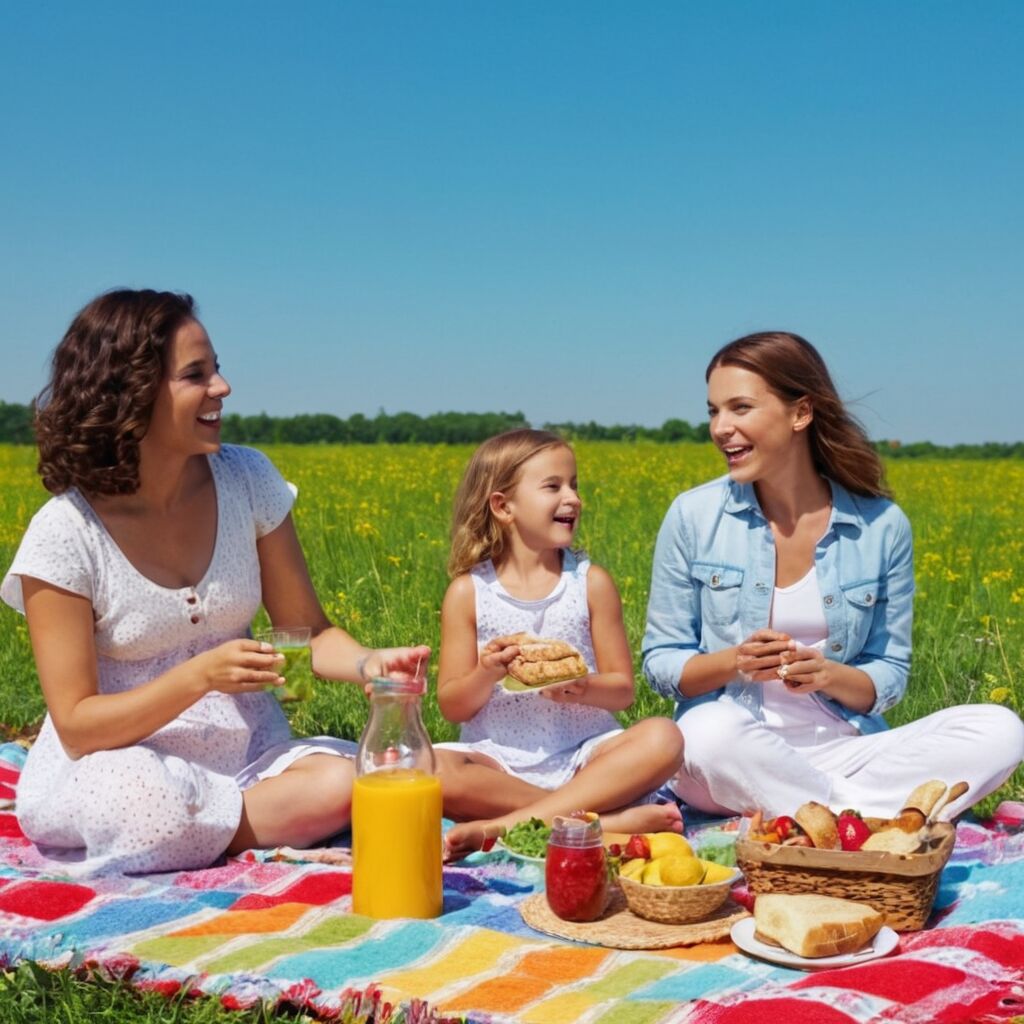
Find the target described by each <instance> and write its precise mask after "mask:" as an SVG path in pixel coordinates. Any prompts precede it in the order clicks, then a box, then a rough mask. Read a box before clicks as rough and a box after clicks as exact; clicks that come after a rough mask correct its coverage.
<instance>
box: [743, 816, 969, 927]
mask: <svg viewBox="0 0 1024 1024" xmlns="http://www.w3.org/2000/svg"><path fill="white" fill-rule="evenodd" d="M955 839H956V830H955V829H954V828H953V826H952V825H950V824H949V823H948V822H940V823H938V824H936V825H934V826H933V827H932V830H931V836H930V838H929V840H928V843H927V846H926V848H925V849H924V850H923V851H922V852H921V853H908V854H895V853H882V852H865V851H861V850H858V851H856V852H847V851H845V850H816V849H813V848H809V847H805V846H780V845H778V844H777V843H762V842H756V841H754V840H751V839H747V838H745V837H741V838H739V839H738V840H737V841H736V862H737V864H738V865H739V867H740V869H741V870H742V872H743V874H744V875H745V876H746V878H747V886H748V888H749V890H750V892H751V893H752V894H753V895H755V896H758V895H760V894H761V893H764V892H781V893H804V892H810V893H818V894H819V895H822V896H838V897H839V898H840V899H846V900H856V901H857V902H859V903H867V904H868V905H869V906H871V907H874V908H875V910H878V911H881V912H882V913H884V914H885V923H886V924H887V925H888V926H889V927H890V928H892V929H894V930H895V931H898V932H906V931H916V930H918V929H919V928H923V927H924V924H925V922H926V921H927V920H928V915H929V914H930V913H931V909H932V904H933V903H934V902H935V893H936V890H937V889H938V885H939V875H940V874H941V873H942V869H943V867H944V866H945V864H946V861H947V860H949V855H950V854H951V853H952V852H953V842H954V840H955Z"/></svg>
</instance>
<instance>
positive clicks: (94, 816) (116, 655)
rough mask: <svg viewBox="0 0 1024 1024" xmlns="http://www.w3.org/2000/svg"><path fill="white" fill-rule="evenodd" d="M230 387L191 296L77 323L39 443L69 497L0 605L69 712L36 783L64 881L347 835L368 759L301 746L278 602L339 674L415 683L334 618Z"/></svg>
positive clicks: (111, 305)
mask: <svg viewBox="0 0 1024 1024" xmlns="http://www.w3.org/2000/svg"><path fill="white" fill-rule="evenodd" d="M229 393H230V388H229V386H228V383H227V381H226V380H225V379H224V377H223V376H222V375H221V373H220V369H219V366H218V363H217V359H216V356H215V354H214V351H213V348H212V346H211V344H210V340H209V338H208V337H207V334H206V331H205V330H204V329H203V327H202V325H201V324H200V323H199V321H198V320H196V319H195V312H194V307H193V302H192V299H191V298H190V297H189V296H187V295H176V294H172V293H168V292H154V291H138V292H135V291H117V292H111V293H108V294H106V295H102V296H100V297H99V298H98V299H96V300H94V301H93V302H92V303H90V304H89V305H88V306H86V308H85V309H83V310H82V312H81V313H80V314H79V315H78V317H77V318H76V319H75V320H74V322H73V323H72V325H71V327H70V328H69V330H68V332H67V334H66V335H65V337H64V339H63V341H62V342H61V344H60V345H59V346H58V348H57V350H56V352H55V354H54V359H53V368H52V375H51V379H50V384H49V386H48V388H47V389H46V391H44V393H43V395H42V396H41V401H40V403H39V404H40V411H39V413H38V415H37V422H36V432H37V437H38V442H39V454H40V462H39V468H40V473H41V475H42V478H43V483H44V484H45V486H46V487H47V489H48V490H50V491H51V492H52V493H53V495H54V497H52V498H51V499H50V500H49V501H48V502H47V503H46V504H45V505H44V506H43V508H42V509H40V511H39V512H38V513H37V514H36V516H35V517H34V518H33V520H32V523H31V525H30V526H29V528H28V530H27V532H26V534H25V537H24V539H23V541H22V543H21V546H20V547H19V550H18V553H17V555H16V556H15V560H14V563H13V565H12V566H11V568H10V571H9V572H8V574H7V575H6V577H5V578H4V580H3V584H2V590H0V596H2V597H3V599H4V600H5V601H6V602H7V603H8V604H10V605H12V606H13V607H15V608H17V609H18V610H20V611H23V612H24V613H25V615H26V617H27V619H28V626H29V634H30V637H31V641H32V647H33V651H34V653H35V660H36V667H37V670H38V673H39V681H40V685H41V686H42V690H43V695H44V697H45V699H46V704H47V709H48V714H47V716H46V720H45V722H44V724H43V727H42V730H41V732H40V735H39V738H38V740H37V741H36V743H35V744H34V745H33V747H32V749H31V750H30V751H29V755H28V760H27V762H26V764H25V768H24V771H23V772H22V775H21V780H20V783H19V786H18V799H17V813H18V816H19V819H20V822H21V826H22V828H23V830H24V832H25V834H26V835H27V836H28V837H29V838H30V839H32V840H33V841H34V842H35V843H36V844H37V845H38V846H39V848H40V850H41V851H42V852H43V853H44V854H45V855H47V856H49V857H51V858H52V859H53V860H54V861H55V862H59V865H60V867H61V869H62V870H64V871H66V872H67V873H70V874H75V875H81V874H88V873H99V872H113V871H122V872H150V871H168V870H177V869H185V868H197V867H202V866H205V865H208V864H210V863H211V862H212V861H214V860H216V858H217V857H219V856H220V855H221V854H223V853H225V852H227V853H237V852H239V851H241V850H244V849H247V848H250V847H266V846H277V845H281V844H290V845H297V846H305V845H309V844H311V843H314V842H316V841H318V840H321V839H324V838H326V837H327V836H330V835H332V834H334V833H335V832H338V831H339V830H341V829H343V828H344V827H346V826H347V824H348V822H349V809H350V802H351V793H352V780H353V776H354V772H353V763H352V760H351V755H352V753H353V752H354V747H353V745H352V744H350V743H346V742H344V741H340V740H334V739H331V738H328V737H320V738H317V739H312V740H294V739H292V736H291V732H290V729H289V726H288V722H287V720H286V719H285V717H284V714H283V713H282V711H281V708H280V706H279V704H278V701H277V700H276V699H275V698H274V696H273V694H272V693H270V692H268V687H271V688H272V687H273V686H275V685H277V686H280V685H283V683H284V679H283V678H282V677H281V676H280V674H279V669H280V667H281V665H282V663H283V661H284V656H283V655H281V654H279V653H277V652H275V651H274V649H273V647H271V646H270V645H269V644H266V643H258V642H256V641H254V640H252V639H250V638H249V632H250V631H249V625H250V622H251V620H252V617H253V615H254V614H255V613H256V611H257V610H258V608H259V606H260V604H261V602H262V604H263V605H264V606H265V608H266V610H267V612H268V614H269V616H270V619H271V621H272V622H273V623H274V624H276V625H308V626H310V627H312V633H313V638H312V652H313V664H314V668H315V671H316V673H317V675H318V676H321V677H324V678H329V679H344V680H350V681H353V682H356V681H362V682H365V681H366V680H367V679H368V678H370V677H371V676H372V674H376V673H380V672H382V671H384V670H385V669H386V670H388V671H394V672H398V673H406V674H408V673H410V672H413V671H415V667H416V666H417V665H418V664H422V663H424V662H425V661H426V658H427V656H428V655H429V649H428V648H425V647H417V648H396V649H390V650H377V651H373V650H369V649H367V648H365V647H363V646H362V645H361V644H359V643H357V642H356V641H355V640H354V639H353V638H352V637H351V636H349V635H348V634H347V633H345V632H344V631H343V630H341V629H339V628H337V627H335V626H332V625H331V624H330V623H329V622H328V621H327V619H326V617H325V615H324V613H323V610H322V609H321V607H320V603H319V601H318V600H317V597H316V594H315V592H314V590H313V587H312V584H311V582H310V578H309V573H308V571H307V568H306V563H305V560H304V558H303V555H302V551H301V548H300V547H299V543H298V539H297V537H296V533H295V528H294V526H293V524H292V519H291V515H290V508H291V503H292V494H291V492H290V490H289V488H288V486H287V485H286V484H285V482H284V480H283V479H282V478H281V476H280V474H279V473H278V472H277V471H276V470H275V469H274V467H273V466H272V465H271V463H270V462H269V460H267V459H266V457H265V456H263V455H262V454H260V453H259V452H257V451H254V450H251V449H246V448H237V447H233V446H224V447H222V446H221V444H220V439H219V428H220V412H221V405H222V403H223V400H224V399H225V398H226V397H227V395H228V394H229Z"/></svg>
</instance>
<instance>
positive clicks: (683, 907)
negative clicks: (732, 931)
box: [619, 872, 739, 924]
mask: <svg viewBox="0 0 1024 1024" xmlns="http://www.w3.org/2000/svg"><path fill="white" fill-rule="evenodd" d="M737 881H739V873H738V872H737V873H736V874H734V875H733V877H731V878H727V879H725V880H723V881H721V882H713V883H711V884H709V885H643V884H642V883H641V882H634V881H633V880H632V879H631V878H623V877H622V876H621V875H620V876H619V886H620V888H621V889H622V892H623V895H625V897H626V903H627V904H628V906H629V909H630V910H631V911H633V913H634V914H636V916H637V917H642V918H644V919H645V920H647V921H660V922H661V923H662V924H692V923H693V922H695V921H703V920H704V919H705V918H707V917H709V916H710V915H711V914H713V913H714V912H715V911H716V910H718V908H719V907H720V906H722V904H723V903H725V901H726V900H727V899H728V898H729V890H730V889H732V887H733V885H735V884H736V882H737Z"/></svg>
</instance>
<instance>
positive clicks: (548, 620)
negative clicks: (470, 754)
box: [459, 549, 619, 767]
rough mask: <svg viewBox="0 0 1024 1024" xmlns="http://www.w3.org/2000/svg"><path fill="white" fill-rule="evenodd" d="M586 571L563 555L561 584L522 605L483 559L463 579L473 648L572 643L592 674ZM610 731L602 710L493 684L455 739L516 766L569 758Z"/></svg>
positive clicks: (580, 560) (582, 561)
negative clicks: (523, 641)
mask: <svg viewBox="0 0 1024 1024" xmlns="http://www.w3.org/2000/svg"><path fill="white" fill-rule="evenodd" d="M589 568H590V562H589V561H588V560H587V558H586V556H585V555H582V554H580V555H577V554H576V553H575V552H573V551H571V550H569V549H566V550H565V551H564V552H563V555H562V575H561V578H560V579H559V581H558V583H556V584H555V587H554V589H553V590H552V591H551V593H550V594H548V595H547V596H546V597H542V598H540V599H539V600H536V601H524V600H521V599H520V598H517V597H513V596H512V595H511V594H510V593H509V592H508V591H507V590H506V589H505V588H504V587H503V586H502V585H501V581H500V580H499V579H498V576H497V573H496V572H495V571H494V565H493V564H492V563H491V561H490V559H488V560H487V561H486V562H481V563H479V564H478V565H476V566H474V567H473V568H472V569H471V570H470V577H471V579H472V580H473V588H474V590H475V591H476V639H477V643H478V644H479V646H481V647H482V646H483V645H484V644H486V643H487V642H488V641H490V640H493V639H494V638H495V637H497V636H503V635H504V634H506V633H519V632H527V633H533V634H534V635H535V636H544V637H554V638H556V639H558V640H566V641H568V642H569V643H571V644H573V645H574V646H575V647H576V649H577V650H578V651H579V652H580V653H581V654H582V655H583V660H584V661H585V662H586V663H587V668H589V669H590V671H591V672H593V671H595V670H596V668H597V665H596V661H595V658H594V645H593V642H592V640H591V637H590V611H589V609H588V607H587V571H588V569H589ZM617 728H619V723H618V722H617V721H616V720H615V719H614V718H613V717H612V715H611V713H610V712H608V711H605V710H603V709H602V708H594V707H589V706H588V705H585V704H557V703H555V702H553V701H547V700H542V699H541V698H540V697H538V696H537V695H536V694H515V693H509V692H508V691H506V690H505V689H503V688H502V685H501V684H500V683H495V684H494V689H493V691H492V693H491V697H490V699H489V700H488V701H487V703H486V704H485V705H484V706H483V707H482V708H481V709H480V710H479V711H478V712H477V713H476V714H475V715H474V716H473V717H472V718H471V719H470V720H469V721H468V722H463V723H462V728H461V730H460V735H459V739H460V740H462V742H464V743H476V742H479V741H480V740H485V739H486V740H490V741H491V742H492V743H493V744H495V745H496V747H498V748H502V756H503V757H505V759H506V761H507V762H508V763H509V764H512V765H513V766H517V767H518V766H523V765H525V764H534V763H538V762H541V761H544V760H546V759H547V758H549V757H551V756H552V755H559V754H561V755H571V754H572V753H574V752H575V750H576V748H578V747H579V746H580V744H582V743H583V742H585V741H586V740H588V739H590V738H591V737H593V736H599V735H601V734H603V733H606V732H608V731H610V730H612V729H617Z"/></svg>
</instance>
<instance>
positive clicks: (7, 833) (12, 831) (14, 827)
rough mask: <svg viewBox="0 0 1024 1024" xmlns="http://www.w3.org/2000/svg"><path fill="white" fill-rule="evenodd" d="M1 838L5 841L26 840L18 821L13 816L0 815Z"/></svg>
mask: <svg viewBox="0 0 1024 1024" xmlns="http://www.w3.org/2000/svg"><path fill="white" fill-rule="evenodd" d="M0 836H2V837H3V838H5V839H24V838H25V833H24V832H22V831H21V826H20V825H19V824H18V819H17V818H16V817H15V816H14V815H13V814H0Z"/></svg>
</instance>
